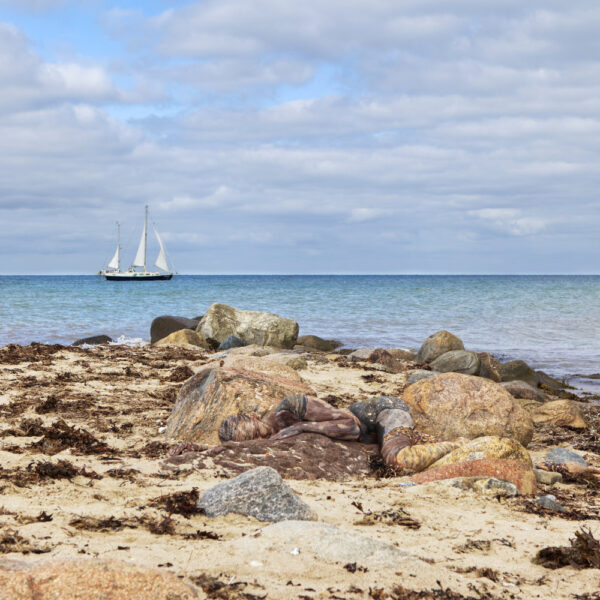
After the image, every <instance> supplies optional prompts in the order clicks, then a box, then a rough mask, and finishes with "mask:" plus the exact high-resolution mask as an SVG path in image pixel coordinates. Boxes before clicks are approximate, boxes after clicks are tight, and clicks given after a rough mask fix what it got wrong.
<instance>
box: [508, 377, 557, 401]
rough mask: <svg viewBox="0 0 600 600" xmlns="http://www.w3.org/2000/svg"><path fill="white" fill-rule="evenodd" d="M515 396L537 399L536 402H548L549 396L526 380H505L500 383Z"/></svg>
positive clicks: (524, 398)
mask: <svg viewBox="0 0 600 600" xmlns="http://www.w3.org/2000/svg"><path fill="white" fill-rule="evenodd" d="M500 385H501V386H502V387H503V388H504V389H505V390H506V391H507V392H508V393H509V394H510V395H511V396H513V397H514V398H521V399H523V400H535V401H536V402H548V400H549V398H548V396H546V394H544V392H542V391H540V390H538V389H537V388H534V387H533V386H531V385H529V384H528V383H526V382H525V381H519V380H518V379H515V380H514V381H504V382H502V383H501V384H500Z"/></svg>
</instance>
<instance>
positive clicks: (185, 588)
mask: <svg viewBox="0 0 600 600" xmlns="http://www.w3.org/2000/svg"><path fill="white" fill-rule="evenodd" d="M0 589H1V590H2V591H1V592H0V597H1V598H2V600H57V599H59V598H60V600H132V599H134V598H135V600H191V599H192V598H199V595H198V593H197V591H196V590H195V589H194V588H192V587H191V586H189V585H187V584H185V583H184V582H183V581H181V580H180V579H178V578H177V577H176V576H175V575H173V574H171V573H169V572H167V571H158V570H156V569H149V568H147V567H142V566H137V565H132V564H128V563H124V562H120V561H110V560H97V559H95V560H67V561H56V562H54V561H52V562H41V563H34V564H33V565H31V564H29V565H27V566H23V567H22V568H19V567H12V568H11V567H8V568H6V567H5V565H0Z"/></svg>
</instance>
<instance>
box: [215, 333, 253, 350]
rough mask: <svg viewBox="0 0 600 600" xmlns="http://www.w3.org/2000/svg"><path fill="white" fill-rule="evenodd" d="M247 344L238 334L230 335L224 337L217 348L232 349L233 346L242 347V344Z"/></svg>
mask: <svg viewBox="0 0 600 600" xmlns="http://www.w3.org/2000/svg"><path fill="white" fill-rule="evenodd" d="M245 345H246V344H245V343H244V340H242V339H241V338H239V337H238V336H237V335H230V336H229V337H228V338H226V339H224V340H223V341H222V342H221V343H220V345H219V347H218V348H217V350H218V351H222V350H231V348H241V347H242V346H245Z"/></svg>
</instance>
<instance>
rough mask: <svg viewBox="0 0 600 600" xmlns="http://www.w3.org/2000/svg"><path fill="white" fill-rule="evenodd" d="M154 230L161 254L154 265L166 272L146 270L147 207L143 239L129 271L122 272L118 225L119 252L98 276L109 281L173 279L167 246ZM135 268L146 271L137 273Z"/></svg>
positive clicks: (117, 251) (118, 228)
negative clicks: (141, 268)
mask: <svg viewBox="0 0 600 600" xmlns="http://www.w3.org/2000/svg"><path fill="white" fill-rule="evenodd" d="M153 229H154V235H156V239H157V240H158V245H159V246H160V252H159V253H158V257H157V258H156V261H155V262H154V265H155V266H157V267H158V268H159V269H160V270H161V271H164V272H160V271H155V272H151V271H148V270H147V269H146V245H147V241H148V207H147V206H146V214H145V218H144V230H143V231H142V237H141V239H140V244H139V246H138V250H137V254H136V255H135V259H134V261H133V264H132V265H131V266H130V267H129V269H128V270H127V271H121V227H120V225H119V223H117V250H116V251H115V255H114V256H113V257H112V259H111V261H110V262H109V263H108V268H107V269H103V270H102V271H100V272H99V273H98V274H99V275H103V276H104V277H105V278H106V279H107V281H168V280H169V279H171V277H173V272H172V271H171V270H170V269H169V264H168V263H167V254H166V252H165V245H164V243H163V241H162V239H161V237H160V235H159V234H158V231H157V230H156V227H153ZM135 267H143V269H144V270H143V271H136V270H135Z"/></svg>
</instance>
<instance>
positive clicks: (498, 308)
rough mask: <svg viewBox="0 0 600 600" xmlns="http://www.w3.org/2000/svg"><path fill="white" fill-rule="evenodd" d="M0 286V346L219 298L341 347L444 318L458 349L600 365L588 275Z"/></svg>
mask: <svg viewBox="0 0 600 600" xmlns="http://www.w3.org/2000/svg"><path fill="white" fill-rule="evenodd" d="M0 295H1V297H2V304H1V305H0V345H4V344H8V343H19V344H28V343H30V342H31V341H38V342H43V343H63V344H69V343H71V342H72V341H73V340H75V339H78V338H82V337H87V336H90V335H97V334H106V335H110V336H111V337H112V338H113V339H121V336H123V337H122V339H123V340H124V342H126V343H128V344H133V345H139V344H141V343H145V342H146V341H147V339H148V337H149V331H150V323H151V322H152V319H153V318H154V317H156V316H158V315H161V314H175V315H181V316H186V317H197V316H199V315H201V314H203V313H204V311H205V310H206V309H207V308H208V306H210V305H211V304H212V303H213V302H224V303H226V304H230V305H232V306H236V307H238V308H243V309H249V310H262V311H268V312H274V313H277V314H280V315H282V316H286V317H290V318H293V319H295V320H296V321H298V323H299V324H300V334H301V335H304V334H309V333H312V334H315V335H320V336H322V337H335V338H337V339H340V340H341V341H342V342H344V344H345V345H347V346H351V347H358V346H370V347H375V346H383V347H406V346H408V347H418V346H419V345H420V344H421V342H422V341H423V339H425V338H426V337H427V336H428V335H430V334H431V333H433V332H435V331H439V330H440V329H447V330H449V331H452V332H453V333H455V334H456V335H458V336H460V337H461V338H462V339H463V340H464V342H465V345H466V347H467V348H469V349H472V350H476V351H484V350H486V351H490V352H492V353H494V354H497V355H499V356H500V357H502V358H504V359H514V358H522V359H523V360H526V361H527V362H529V363H530V364H531V365H532V366H534V367H535V368H537V369H543V370H545V371H547V372H549V373H551V374H554V375H557V376H563V375H572V374H574V373H583V374H589V373H597V372H599V371H600V277H599V276H379V275H373V276H327V275H319V276H308V275H307V276H284V275H273V276H267V275H265V276H260V275H256V276H176V277H174V278H173V280H172V281H170V282H161V281H157V282H107V281H105V280H104V279H102V278H101V277H97V276H53V277H40V276H4V277H0ZM590 385H592V386H593V385H594V383H593V380H592V381H591V382H590Z"/></svg>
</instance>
